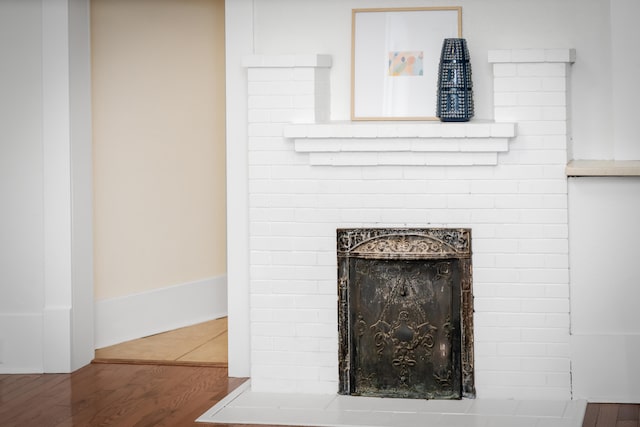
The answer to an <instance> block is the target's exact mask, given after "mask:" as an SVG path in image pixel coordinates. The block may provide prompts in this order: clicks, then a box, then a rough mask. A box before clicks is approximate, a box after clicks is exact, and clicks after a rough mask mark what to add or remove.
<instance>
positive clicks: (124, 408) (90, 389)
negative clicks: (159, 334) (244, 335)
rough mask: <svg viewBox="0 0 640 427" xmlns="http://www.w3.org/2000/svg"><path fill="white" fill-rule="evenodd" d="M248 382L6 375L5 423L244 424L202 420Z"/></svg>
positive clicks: (146, 373)
mask: <svg viewBox="0 0 640 427" xmlns="http://www.w3.org/2000/svg"><path fill="white" fill-rule="evenodd" d="M243 382H244V379H238V378H228V377H227V369H226V368H221V367H214V366H207V367H202V366H171V365H157V364H156V365H142V364H123V363H119V364H107V363H100V364H95V363H94V364H91V365H88V366H85V367H84V368H81V369H79V370H78V371H76V372H74V373H72V374H42V375H0V426H3V427H85V426H86V427H94V426H114V427H120V426H122V427H125V426H126V427H154V426H167V427H183V426H184V427H198V426H199V427H203V426H218V427H240V426H239V425H235V424H234V425H232V424H202V423H196V422H195V420H196V419H197V418H198V417H199V416H200V415H202V414H203V413H204V412H205V411H207V410H208V409H209V408H211V407H212V406H213V405H215V403H217V402H218V401H220V400H221V399H222V398H223V397H224V396H226V395H227V394H228V393H230V392H231V391H232V390H233V389H235V388H236V387H238V386H239V385H240V384H242V383H243ZM639 408H640V405H613V404H591V403H590V404H589V405H588V407H587V414H586V417H585V420H584V424H583V427H638V414H639V413H640V412H639ZM262 427H275V426H264V425H263V426H262ZM514 427H515V426H514Z"/></svg>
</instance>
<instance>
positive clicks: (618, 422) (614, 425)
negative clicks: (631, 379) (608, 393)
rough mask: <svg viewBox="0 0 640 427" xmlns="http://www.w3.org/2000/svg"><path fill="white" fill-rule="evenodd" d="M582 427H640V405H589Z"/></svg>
mask: <svg viewBox="0 0 640 427" xmlns="http://www.w3.org/2000/svg"><path fill="white" fill-rule="evenodd" d="M582 427H640V405H631V404H618V403H589V404H588V405H587V412H586V413H585V416H584V422H583V423H582Z"/></svg>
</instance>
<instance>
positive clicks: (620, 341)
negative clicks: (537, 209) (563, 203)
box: [569, 177, 640, 403]
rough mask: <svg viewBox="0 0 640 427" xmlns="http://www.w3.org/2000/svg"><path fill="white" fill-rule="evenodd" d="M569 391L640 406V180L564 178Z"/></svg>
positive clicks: (587, 396) (626, 178)
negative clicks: (567, 231) (568, 263)
mask: <svg viewBox="0 0 640 427" xmlns="http://www.w3.org/2000/svg"><path fill="white" fill-rule="evenodd" d="M569 213H570V216H569V225H570V242H571V247H570V253H571V330H572V364H573V366H572V368H573V385H574V389H573V393H574V396H575V397H577V398H588V399H589V400H591V401H603V402H629V403H638V402H640V388H638V383H639V382H640V367H638V363H637V362H638V360H640V310H638V301H640V278H639V277H638V271H637V268H636V267H637V263H638V242H640V221H638V218H640V177H635V178H629V177H624V178H623V177H618V178H615V177H611V178H599V177H590V178H588V177H582V178H571V179H570V180H569Z"/></svg>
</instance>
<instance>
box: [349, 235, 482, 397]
mask: <svg viewBox="0 0 640 427" xmlns="http://www.w3.org/2000/svg"><path fill="white" fill-rule="evenodd" d="M337 254H338V292H339V307H338V330H339V381H340V384H339V392H340V394H347V395H359V396H378V397H398V398H421V399H460V398H462V397H475V388H474V375H473V296H472V286H471V283H472V281H471V230H470V229H446V228H419V229H415V228H414V229H403V228H384V229H376V228H367V229H362V228H358V229H339V230H338V231H337Z"/></svg>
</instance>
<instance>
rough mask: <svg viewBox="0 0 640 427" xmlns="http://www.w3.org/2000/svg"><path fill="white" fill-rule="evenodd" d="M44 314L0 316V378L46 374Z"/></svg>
mask: <svg viewBox="0 0 640 427" xmlns="http://www.w3.org/2000/svg"><path fill="white" fill-rule="evenodd" d="M43 323H44V322H43V315H42V313H16V314H0V374H34V373H42V372H44V367H43V346H42V340H43Z"/></svg>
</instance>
